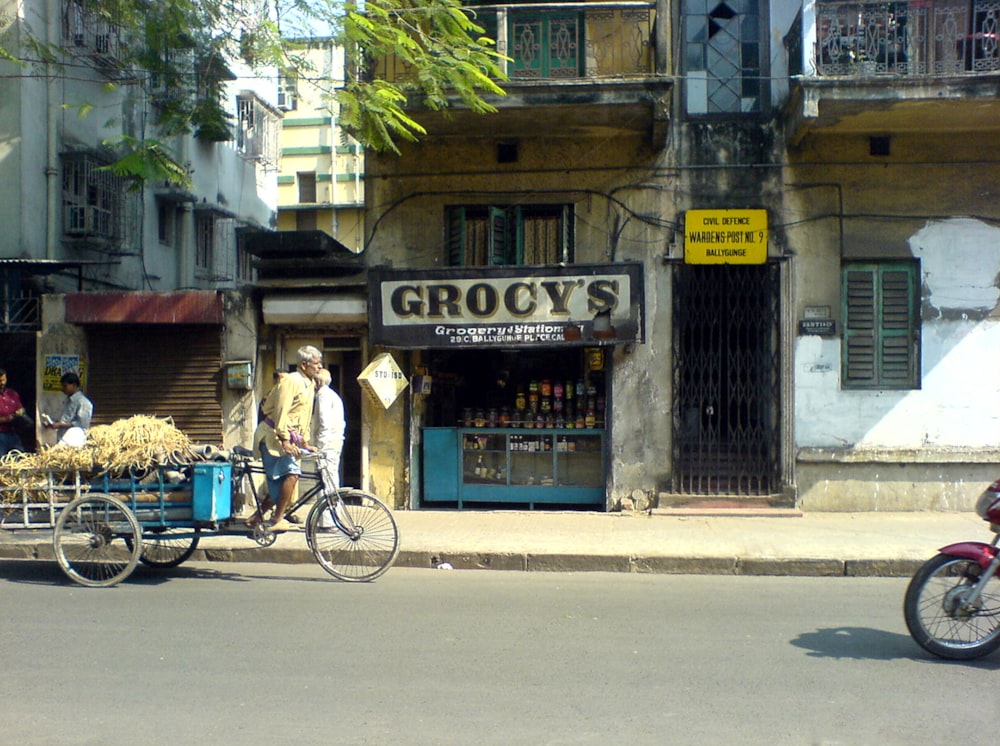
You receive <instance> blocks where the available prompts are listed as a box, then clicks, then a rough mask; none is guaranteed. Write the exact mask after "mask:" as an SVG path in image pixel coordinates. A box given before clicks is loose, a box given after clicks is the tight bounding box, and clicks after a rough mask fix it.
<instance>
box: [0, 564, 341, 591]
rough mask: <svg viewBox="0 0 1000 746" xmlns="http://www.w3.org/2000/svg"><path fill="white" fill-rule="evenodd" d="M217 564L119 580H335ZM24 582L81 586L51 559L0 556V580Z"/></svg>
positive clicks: (147, 570) (141, 572)
mask: <svg viewBox="0 0 1000 746" xmlns="http://www.w3.org/2000/svg"><path fill="white" fill-rule="evenodd" d="M216 567H217V566H213V567H207V566H205V565H182V566H181V567H172V568H156V567H147V566H146V565H143V564H140V565H139V566H138V567H136V568H135V570H134V571H133V572H132V574H131V575H129V576H128V577H127V578H125V580H124V581H122V584H126V585H139V586H153V585H162V584H164V583H168V582H170V581H173V580H228V581H231V582H238V583H249V582H251V581H253V580H280V581H298V582H308V583H317V582H319V583H336V582H337V581H336V580H334V579H333V578H331V577H330V576H329V575H326V574H322V575H320V576H317V577H309V578H306V577H295V576H291V575H281V574H278V573H274V574H255V573H235V572H223V571H221V570H218V569H216ZM3 582H7V583H24V584H29V585H68V586H76V587H78V588H79V587H81V586H79V585H78V584H77V583H75V582H73V581H72V580H70V578H69V577H67V576H66V574H65V573H64V572H63V571H62V568H60V567H59V564H58V563H57V562H56V561H55V560H38V559H4V560H0V583H3Z"/></svg>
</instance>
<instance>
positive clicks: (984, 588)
mask: <svg viewBox="0 0 1000 746" xmlns="http://www.w3.org/2000/svg"><path fill="white" fill-rule="evenodd" d="M976 514H977V515H979V517H980V518H982V519H983V520H984V521H988V522H989V524H990V530H992V531H993V534H994V536H993V541H992V542H990V543H989V544H985V543H983V542H980V541H962V542H959V543H957V544H949V545H948V546H946V547H943V548H942V549H941V550H940V554H938V555H937V556H936V557H933V558H932V559H929V560H928V561H927V562H925V563H924V565H923V566H922V567H921V568H920V569H919V570H917V573H916V575H914V576H913V580H911V581H910V585H909V587H908V588H907V589H906V598H905V600H904V602H903V615H904V616H905V618H906V626H907V627H908V628H909V630H910V634H911V635H912V636H913V639H914V640H916V641H917V644H918V645H920V646H921V647H922V648H924V650H927V651H928V652H930V653H933V654H934V655H937V656H940V657H941V658H952V659H957V660H970V659H972V658H978V657H980V656H983V655H986V654H988V653H992V652H993V651H994V650H996V649H997V648H998V647H1000V549H998V546H997V545H998V543H1000V479H998V480H997V481H995V482H994V483H993V484H991V485H990V486H989V487H987V488H986V491H985V492H983V494H982V495H980V496H979V500H977V501H976Z"/></svg>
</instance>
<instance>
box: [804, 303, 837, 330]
mask: <svg viewBox="0 0 1000 746" xmlns="http://www.w3.org/2000/svg"><path fill="white" fill-rule="evenodd" d="M836 333H837V322H836V321H834V320H833V319H832V318H830V306H806V307H805V310H804V311H803V313H802V318H801V319H800V320H799V334H802V335H814V336H817V337H832V336H834V335H835V334H836Z"/></svg>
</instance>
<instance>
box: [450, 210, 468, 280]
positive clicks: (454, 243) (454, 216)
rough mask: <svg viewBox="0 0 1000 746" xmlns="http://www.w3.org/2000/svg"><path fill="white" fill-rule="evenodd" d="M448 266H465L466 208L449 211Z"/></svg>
mask: <svg viewBox="0 0 1000 746" xmlns="http://www.w3.org/2000/svg"><path fill="white" fill-rule="evenodd" d="M447 241H448V266H450V267H462V266H464V265H465V208H463V207H452V208H451V209H450V210H448V236H447Z"/></svg>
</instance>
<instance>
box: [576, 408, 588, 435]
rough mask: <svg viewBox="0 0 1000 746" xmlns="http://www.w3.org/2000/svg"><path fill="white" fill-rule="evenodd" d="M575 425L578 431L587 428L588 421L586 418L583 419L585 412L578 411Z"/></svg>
mask: <svg viewBox="0 0 1000 746" xmlns="http://www.w3.org/2000/svg"><path fill="white" fill-rule="evenodd" d="M575 424H576V429H577V430H583V428H585V427H586V426H587V425H586V421H585V420H584V417H583V410H578V411H577V413H576V423H575Z"/></svg>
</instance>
